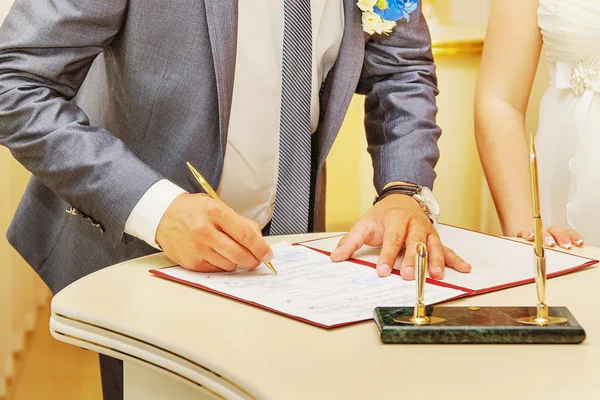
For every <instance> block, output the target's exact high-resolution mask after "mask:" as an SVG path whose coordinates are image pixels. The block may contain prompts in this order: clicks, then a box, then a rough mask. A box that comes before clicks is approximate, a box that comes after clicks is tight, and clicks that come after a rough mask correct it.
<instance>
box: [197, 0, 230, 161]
mask: <svg viewBox="0 0 600 400" xmlns="http://www.w3.org/2000/svg"><path fill="white" fill-rule="evenodd" d="M205 7H206V19H207V22H208V34H209V37H210V45H211V49H212V55H213V62H214V66H215V75H216V79H217V95H218V102H219V132H220V135H221V154H222V155H224V154H225V146H226V143H227V131H228V129H229V116H230V114H231V101H232V96H233V78H234V75H235V59H236V50H237V27H238V0H228V1H220V2H216V1H210V0H207V1H205Z"/></svg>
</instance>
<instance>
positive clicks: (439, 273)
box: [431, 267, 444, 278]
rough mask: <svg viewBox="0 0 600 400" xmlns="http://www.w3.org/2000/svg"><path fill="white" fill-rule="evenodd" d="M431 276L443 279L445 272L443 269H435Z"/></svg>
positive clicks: (432, 270)
mask: <svg viewBox="0 0 600 400" xmlns="http://www.w3.org/2000/svg"><path fill="white" fill-rule="evenodd" d="M431 275H435V276H436V277H439V278H443V277H444V271H442V268H441V267H433V268H432V269H431Z"/></svg>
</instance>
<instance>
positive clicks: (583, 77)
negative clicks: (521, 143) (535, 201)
mask: <svg viewBox="0 0 600 400" xmlns="http://www.w3.org/2000/svg"><path fill="white" fill-rule="evenodd" d="M515 11H516V12H518V10H515ZM538 24H539V27H540V29H541V32H542V35H543V38H544V44H545V47H546V57H547V58H548V63H549V68H550V76H551V82H550V85H549V87H548V88H547V89H546V92H545V93H544V96H543V98H542V101H541V104H540V114H539V126H538V132H537V135H536V148H537V153H538V163H539V164H538V168H539V178H540V197H541V209H542V220H543V223H544V225H545V226H546V227H549V226H552V225H555V224H558V225H563V226H565V227H571V228H574V229H576V230H578V231H580V232H581V234H582V235H583V237H584V240H585V243H586V244H587V245H591V246H599V247H600V157H598V155H599V154H600V0H540V1H539V8H538Z"/></svg>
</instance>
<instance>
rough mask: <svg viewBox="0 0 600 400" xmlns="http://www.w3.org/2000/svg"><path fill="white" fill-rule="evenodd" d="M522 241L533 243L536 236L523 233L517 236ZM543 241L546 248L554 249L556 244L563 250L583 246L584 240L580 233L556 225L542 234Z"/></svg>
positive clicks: (530, 232)
mask: <svg viewBox="0 0 600 400" xmlns="http://www.w3.org/2000/svg"><path fill="white" fill-rule="evenodd" d="M517 237H519V238H521V239H526V240H529V241H530V242H533V239H534V234H533V232H532V231H521V232H519V233H518V234H517ZM542 240H543V243H544V245H545V246H548V247H554V246H556V243H558V245H559V246H560V247H562V248H563V249H567V250H569V249H571V247H573V245H575V246H577V247H581V246H583V238H582V237H581V235H580V234H579V232H577V231H574V230H573V229H566V228H563V227H562V226H558V225H554V226H551V227H550V228H548V229H544V230H543V232H542Z"/></svg>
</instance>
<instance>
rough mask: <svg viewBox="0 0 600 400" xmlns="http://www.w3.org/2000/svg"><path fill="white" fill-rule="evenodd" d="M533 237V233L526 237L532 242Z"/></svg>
mask: <svg viewBox="0 0 600 400" xmlns="http://www.w3.org/2000/svg"><path fill="white" fill-rule="evenodd" d="M533 237H534V236H533V232H531V233H530V234H529V235H527V239H529V240H533Z"/></svg>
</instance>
